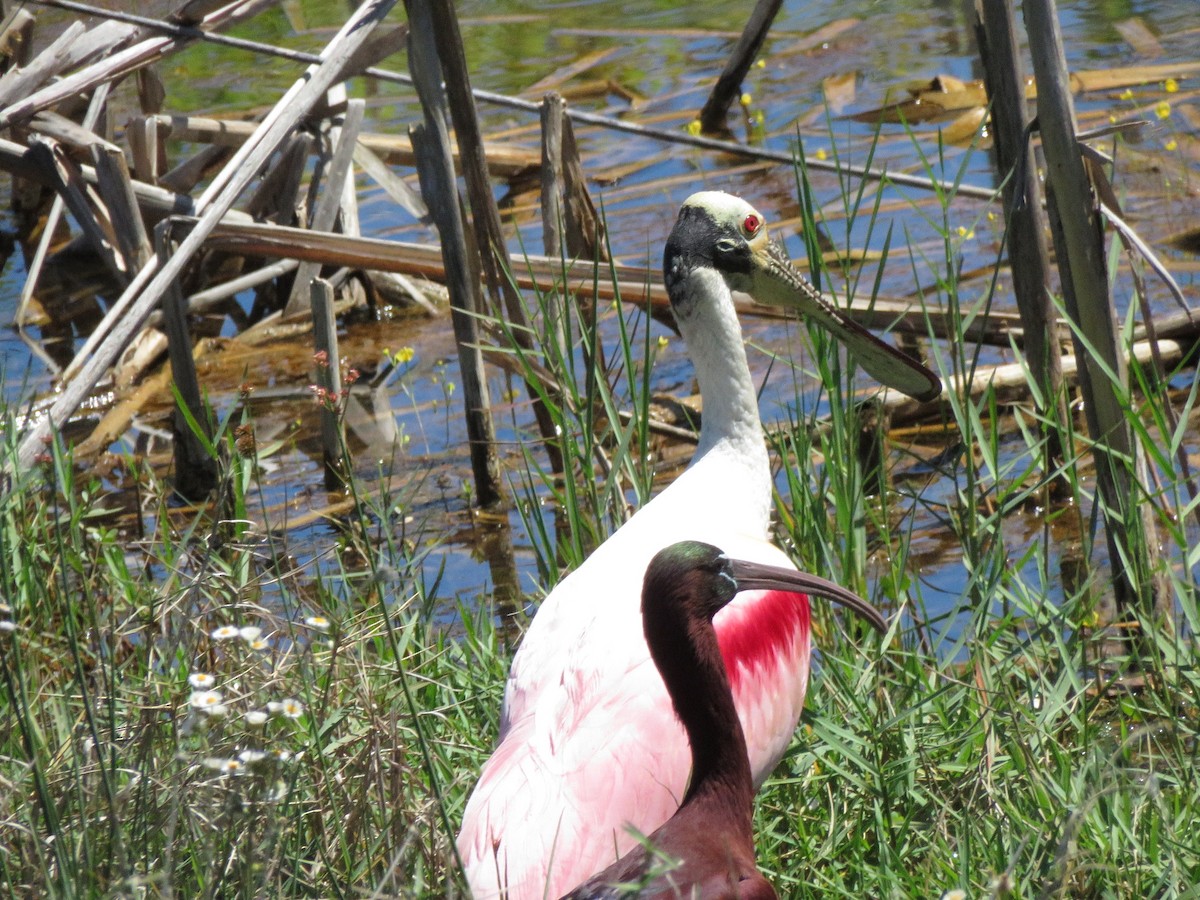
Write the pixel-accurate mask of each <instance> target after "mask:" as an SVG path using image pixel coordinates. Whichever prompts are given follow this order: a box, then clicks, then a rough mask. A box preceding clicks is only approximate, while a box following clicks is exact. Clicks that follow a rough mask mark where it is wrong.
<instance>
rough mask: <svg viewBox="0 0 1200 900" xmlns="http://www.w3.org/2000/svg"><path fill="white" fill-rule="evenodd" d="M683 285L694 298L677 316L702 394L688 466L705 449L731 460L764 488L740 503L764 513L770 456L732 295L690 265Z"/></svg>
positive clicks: (767, 501)
mask: <svg viewBox="0 0 1200 900" xmlns="http://www.w3.org/2000/svg"><path fill="white" fill-rule="evenodd" d="M683 287H684V289H685V290H687V291H688V292H689V293H690V294H691V295H692V296H693V297H695V298H698V299H696V300H695V302H693V303H692V304H690V305H689V308H688V309H687V315H686V316H677V317H676V318H677V321H678V323H679V330H680V331H681V332H682V333H683V338H684V340H685V341H686V342H687V346H688V355H689V356H691V358H692V363H693V365H694V366H695V369H696V379H697V380H698V381H699V382H700V394H701V396H702V397H703V398H704V411H703V414H702V416H701V421H702V423H703V424H702V426H701V428H700V443H699V445H698V446H697V447H696V454H695V456H694V457H693V458H692V465H693V466H696V465H698V464H699V463H700V462H701V460H703V459H704V458H705V457H706V456H709V455H710V454H711V455H716V456H719V457H728V458H729V459H730V460H733V461H736V462H737V463H738V464H739V465H738V468H742V469H744V470H745V471H746V472H747V473H748V474H749V475H750V481H751V483H753V484H755V485H758V486H761V487H760V488H759V493H763V492H765V493H764V495H763V496H761V497H755V498H749V497H747V498H744V502H748V503H749V502H751V500H752V499H753V501H754V502H755V505H756V506H761V507H762V509H763V510H764V513H763V514H764V515H765V512H766V509H767V508H769V506H770V501H771V498H770V485H771V476H770V461H769V459H768V457H767V448H766V444H765V442H764V440H763V430H762V422H761V421H760V419H759V414H758V398H757V395H756V393H755V390H754V382H753V381H752V380H751V378H750V367H749V365H748V364H747V362H746V348H745V345H744V344H743V343H742V328H741V325H740V324H739V323H738V319H737V312H736V311H735V310H734V307H733V296H732V294H731V293H730V291H729V287H728V286H727V285H726V284H725V280H724V279H723V278H722V277H721V276H720V275H719V274H718V273H716V272H714V271H713V270H711V269H697V270H694V271H693V272H691V273H690V274H689V275H688V276H687V281H686V282H685V284H684V285H683Z"/></svg>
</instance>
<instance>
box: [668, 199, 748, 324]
mask: <svg viewBox="0 0 1200 900" xmlns="http://www.w3.org/2000/svg"><path fill="white" fill-rule="evenodd" d="M764 228H765V221H764V219H763V217H762V216H761V215H759V213H758V212H757V211H755V209H754V208H753V207H752V206H750V204H748V203H746V202H745V201H744V200H740V199H738V198H737V197H733V196H731V195H729V194H722V193H718V192H716V191H707V192H703V193H700V194H696V195H693V196H692V197H690V198H688V201H687V202H686V203H685V204H684V205H683V207H682V208H681V209H680V210H679V218H678V219H677V220H676V222H675V227H674V228H673V229H672V230H671V235H670V237H669V238H667V246H666V249H665V250H664V251H663V277H664V280H665V281H666V285H667V293H668V294H669V295H670V298H671V305H672V308H674V309H675V310H676V311H678V312H682V311H684V310H683V309H681V307H682V306H685V305H686V304H687V303H688V302H689V298H688V296H687V295H688V291H687V288H686V286H685V285H686V282H687V279H688V276H689V275H691V274H692V273H694V272H696V271H697V270H699V269H712V270H714V271H715V272H717V273H719V274H720V275H722V276H724V277H725V278H726V280H727V281H728V280H731V279H733V280H739V278H738V277H739V276H748V275H749V274H750V271H751V267H752V266H753V260H752V258H751V255H752V250H751V247H750V244H749V241H751V240H753V239H754V238H757V237H758V236H759V235H761V234H762V233H763V229H764Z"/></svg>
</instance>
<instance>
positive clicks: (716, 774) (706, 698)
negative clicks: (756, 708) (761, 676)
mask: <svg viewBox="0 0 1200 900" xmlns="http://www.w3.org/2000/svg"><path fill="white" fill-rule="evenodd" d="M668 590H669V591H670V592H671V594H672V595H673V596H670V597H668V598H667V600H668V602H663V603H657V604H655V605H654V606H653V607H652V608H651V609H650V610H649V611H648V612H647V615H646V619H645V623H644V624H645V631H646V639H647V643H648V644H649V647H650V655H651V657H652V658H653V659H654V662H655V665H657V666H658V670H659V672H660V673H661V674H662V677H663V681H664V683H665V684H666V686H667V692H668V693H669V694H670V696H671V703H672V705H673V706H674V707H675V713H676V715H678V716H679V720H680V721H681V722H682V723H683V727H684V730H685V731H686V732H687V737H688V743H689V744H690V746H691V750H692V779H691V783H690V785H689V786H688V791H687V794H686V795H685V796H684V799H683V804H682V805H683V806H685V807H686V806H687V805H688V804H690V803H701V802H702V803H705V804H712V805H714V806H717V807H720V808H721V809H722V817H723V818H724V819H725V820H726V821H729V822H737V823H739V829H738V830H739V831H743V832H744V834H745V835H746V839H747V840H752V838H751V832H750V813H751V808H752V805H753V798H754V784H753V780H752V777H751V773H750V762H749V760H748V758H747V755H746V738H745V736H744V734H743V733H742V725H741V722H740V721H739V720H738V716H737V710H736V708H735V707H734V705H733V696H732V694H731V693H730V688H729V679H728V677H727V676H726V673H725V664H724V661H723V660H722V658H721V650H720V647H719V646H718V644H717V636H716V633H715V632H714V630H713V627H712V622H711V621H710V620H709V619H708V617H707V616H706V615H704V614H703V613H702V612H701V611H700V610H698V609H695V608H694V607H691V606H690V604H689V603H688V602H687V600H686V598H684V597H683V596H681V595H682V594H684V593H686V590H687V587H686V580H684V582H683V583H676V584H675V585H673V586H671V587H670V588H668Z"/></svg>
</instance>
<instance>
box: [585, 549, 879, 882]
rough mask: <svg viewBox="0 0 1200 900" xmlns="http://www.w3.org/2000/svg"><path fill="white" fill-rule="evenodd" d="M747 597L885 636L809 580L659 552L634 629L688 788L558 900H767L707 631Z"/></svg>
mask: <svg viewBox="0 0 1200 900" xmlns="http://www.w3.org/2000/svg"><path fill="white" fill-rule="evenodd" d="M751 589H753V590H765V591H782V592H786V593H788V594H791V596H792V602H794V603H796V604H798V605H801V606H804V607H807V606H808V596H806V595H812V596H822V597H826V598H828V599H831V600H836V601H838V602H840V603H844V604H846V605H847V606H848V607H850V608H851V609H853V610H854V611H855V612H857V613H859V614H860V615H862V616H863V617H865V618H866V619H867V621H868V622H870V623H871V625H872V626H873V627H874V628H876V629H878V630H879V631H881V632H883V631H886V630H887V627H886V624H885V622H884V620H883V617H882V616H881V615H880V614H879V613H878V612H877V611H876V610H875V609H874V608H873V607H871V606H870V605H869V604H868V603H867V602H866V601H865V600H863V599H862V598H860V597H859V596H858V595H856V594H853V593H851V592H850V591H847V590H846V589H845V588H842V587H839V586H838V585H836V584H833V583H832V582H829V581H826V580H825V579H824V578H819V577H817V576H816V575H809V574H807V573H804V572H798V571H796V570H795V569H782V568H778V567H776V566H764V565H762V564H761V563H756V562H750V561H746V560H738V559H730V558H729V557H727V556H725V555H724V554H723V553H722V552H721V551H720V550H719V549H717V548H716V547H714V546H712V545H711V544H702V543H699V542H697V541H681V542H680V543H677V544H672V545H671V546H670V547H667V548H666V549H664V550H660V551H659V552H658V553H657V554H656V555H655V557H654V559H652V560H651V561H650V566H649V568H647V569H646V579H645V583H644V587H643V588H642V628H643V631H644V632H645V636H646V644H647V645H648V646H649V648H650V657H651V659H653V660H654V665H655V666H657V667H658V671H659V674H660V675H662V679H663V682H664V683H665V684H666V686H667V693H668V694H670V696H671V705H672V706H673V707H674V708H675V714H676V715H677V716H678V717H679V721H680V722H682V723H683V728H684V731H685V732H687V739H688V745H689V746H690V747H691V752H692V778H691V782H690V783H689V784H688V789H687V793H686V794H684V797H683V802H682V803H681V804H680V806H679V809H678V811H676V813H675V815H673V816H671V818H670V819H668V820H667V822H666V824H665V825H663V826H662V827H661V828H659V829H658V830H657V831H655V832H654V833H653V834H652V835H650V837H649V838H647V839H646V841H645V843H644V844H642V845H640V846H637V847H635V848H634V849H633V850H631V851H630V852H629V853H627V854H625V856H623V857H622V858H621V859H620V860H618V861H617V862H615V863H613V865H611V866H609V867H608V868H607V869H605V870H604V871H603V872H601V873H600V874H598V875H594V876H593V877H592V878H590V879H589V880H588V881H587V882H585V883H584V884H581V885H580V886H579V887H577V888H575V890H573V891H571V892H570V894H568V895H567V896H566V897H564V898H563V900H608V898H614V900H615V898H617V897H626V896H629V886H631V885H637V886H638V889H637V891H636V896H638V897H639V898H642V900H654V898H664V900H666V898H676V897H688V898H692V900H720V898H729V900H768V898H775V897H776V893H775V889H774V888H773V887H772V886H771V884H770V883H769V882H768V881H767V880H766V878H764V877H763V876H762V874H761V873H760V872H759V871H758V867H757V866H756V865H755V862H754V833H753V831H752V828H751V819H752V816H753V806H754V780H753V777H752V776H751V773H750V760H749V758H748V757H747V756H746V739H745V737H744V736H743V734H742V726H741V723H740V722H739V721H738V717H737V710H736V709H735V708H734V705H733V694H732V693H730V690H729V679H728V678H727V677H726V675H725V663H724V662H723V660H722V659H721V649H720V647H718V646H717V634H716V632H715V631H714V630H713V625H712V618H713V616H715V615H716V614H717V612H718V611H720V609H721V608H722V607H723V606H725V604H727V603H728V602H729V601H730V600H732V599H733V598H734V595H735V594H737V593H738V592H739V591H743V590H751ZM672 861H678V864H677V865H672ZM664 869H665V871H663V870H664ZM656 870H657V871H656ZM622 886H625V887H624V889H622Z"/></svg>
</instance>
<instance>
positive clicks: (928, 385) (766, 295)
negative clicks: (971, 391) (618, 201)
mask: <svg viewBox="0 0 1200 900" xmlns="http://www.w3.org/2000/svg"><path fill="white" fill-rule="evenodd" d="M705 269H707V270H710V271H712V272H715V273H716V274H718V275H720V276H721V278H722V279H723V280H724V281H725V284H726V285H727V286H728V287H729V289H730V290H731V291H740V292H742V293H745V294H749V295H750V297H751V298H753V299H754V301H755V302H757V303H761V304H764V305H767V306H781V307H788V308H795V309H798V310H799V311H800V312H801V313H802V314H803V315H804V316H806V317H808V318H809V319H811V320H813V321H815V322H816V323H818V324H819V325H821V326H822V327H824V328H825V329H827V330H828V331H829V332H830V333H831V334H833V335H834V337H836V338H837V339H838V340H840V341H841V342H842V343H843V344H845V345H846V348H847V349H848V350H849V351H850V352H851V354H852V356H853V357H854V359H855V360H856V361H857V362H858V364H859V365H860V366H862V367H863V369H865V370H866V371H867V372H868V373H869V374H870V375H872V376H873V377H874V378H876V379H878V380H879V381H880V382H881V383H882V384H884V385H886V386H887V387H892V388H895V389H896V390H898V391H901V392H903V393H905V394H908V395H909V396H910V397H914V398H915V399H917V400H933V399H934V398H936V397H937V396H938V394H940V393H941V391H942V383H941V380H940V379H939V378H938V377H937V376H936V375H935V374H934V373H933V372H931V371H930V370H929V369H927V368H926V367H925V366H923V365H921V364H920V363H919V362H917V361H916V360H915V359H913V358H912V357H910V356H908V355H907V354H906V353H902V352H900V351H899V350H897V349H896V348H894V347H892V346H891V345H889V344H886V343H884V342H883V341H881V340H880V339H879V338H877V337H875V335H873V334H871V332H869V331H867V330H866V329H865V328H863V327H862V326H861V325H859V324H858V323H857V322H855V321H854V320H853V319H851V318H849V316H847V315H846V313H844V312H843V311H842V310H840V309H838V308H837V307H836V306H834V305H833V304H832V303H830V302H829V301H828V300H826V299H825V297H824V296H822V295H821V293H820V292H819V291H818V290H817V289H816V288H814V287H813V286H812V285H811V284H809V282H808V280H807V279H806V278H805V277H804V276H803V275H801V274H800V273H799V272H798V271H796V269H795V267H793V266H792V264H791V262H789V261H788V258H787V256H786V254H785V253H784V252H783V248H782V247H781V246H780V245H779V244H777V243H776V242H774V241H772V240H771V239H770V237H769V236H768V234H767V222H766V219H765V218H764V217H763V215H762V214H761V213H760V212H759V211H758V210H756V209H755V208H754V207H753V206H751V205H750V204H749V203H747V202H746V201H745V200H742V199H741V198H740V197H735V196H733V195H732V194H726V193H723V192H721V191H701V192H700V193H698V194H692V196H690V197H688V199H687V200H686V201H685V202H684V204H683V206H682V208H680V210H679V218H678V219H677V220H676V222H675V227H674V228H673V229H672V230H671V236H670V237H669V238H668V239H667V246H666V249H665V250H664V252H663V273H664V276H665V279H666V284H667V293H668V294H669V295H670V297H671V306H672V308H673V309H674V310H675V311H676V314H677V315H682V316H686V315H688V314H689V313H690V311H691V310H692V309H693V308H694V307H695V306H696V304H698V303H702V302H704V301H705V300H706V299H708V298H706V297H703V296H699V294H700V293H702V292H703V288H704V286H705V285H707V284H709V281H708V280H707V279H704V278H695V277H692V276H693V275H695V274H697V273H698V272H699V271H700V270H705Z"/></svg>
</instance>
